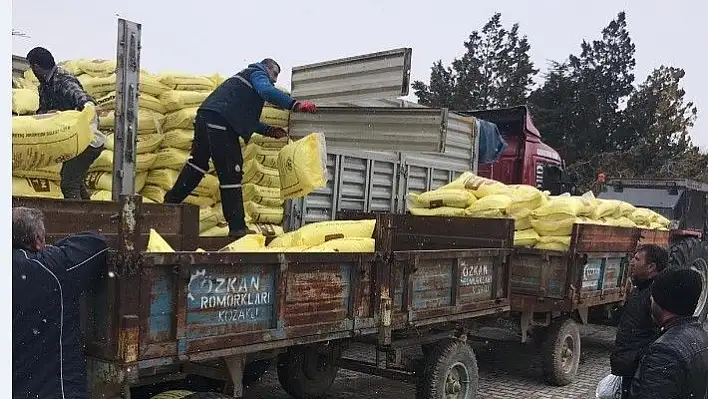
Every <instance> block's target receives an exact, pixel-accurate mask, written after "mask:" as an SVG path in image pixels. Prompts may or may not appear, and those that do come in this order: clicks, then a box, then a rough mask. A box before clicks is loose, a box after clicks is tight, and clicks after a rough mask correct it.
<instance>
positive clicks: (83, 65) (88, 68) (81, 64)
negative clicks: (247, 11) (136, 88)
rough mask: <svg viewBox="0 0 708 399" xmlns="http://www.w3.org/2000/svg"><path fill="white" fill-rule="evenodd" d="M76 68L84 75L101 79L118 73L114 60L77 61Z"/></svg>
mask: <svg viewBox="0 0 708 399" xmlns="http://www.w3.org/2000/svg"><path fill="white" fill-rule="evenodd" d="M76 68H78V69H79V70H80V71H82V72H83V73H87V74H89V75H91V76H94V77H97V78H100V77H106V76H110V75H113V74H115V72H116V62H115V61H112V60H100V59H93V60H84V59H81V60H77V61H76Z"/></svg>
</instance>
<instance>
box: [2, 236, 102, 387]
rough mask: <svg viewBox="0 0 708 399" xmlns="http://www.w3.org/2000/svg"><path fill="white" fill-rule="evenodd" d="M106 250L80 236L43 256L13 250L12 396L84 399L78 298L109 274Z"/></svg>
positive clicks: (99, 240) (99, 238) (98, 242)
mask: <svg viewBox="0 0 708 399" xmlns="http://www.w3.org/2000/svg"><path fill="white" fill-rule="evenodd" d="M106 254H107V246H106V241H105V239H104V238H103V237H102V236H100V235H98V234H95V233H90V232H86V233H79V234H75V235H72V236H69V237H67V238H65V239H63V240H60V241H58V242H57V243H56V244H55V245H47V246H46V247H45V249H44V250H42V251H40V252H31V251H28V250H26V249H22V248H13V250H12V397H13V399H29V398H31V399H37V398H41V399H85V398H87V397H88V395H87V392H86V391H87V388H86V387H87V381H86V359H85V356H84V354H83V345H82V343H81V331H80V315H79V298H80V296H81V294H82V293H83V292H85V291H86V290H87V289H88V288H89V287H91V286H92V285H93V284H94V282H95V280H96V279H98V278H100V277H101V276H103V275H105V271H106Z"/></svg>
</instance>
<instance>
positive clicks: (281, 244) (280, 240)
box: [268, 230, 301, 248]
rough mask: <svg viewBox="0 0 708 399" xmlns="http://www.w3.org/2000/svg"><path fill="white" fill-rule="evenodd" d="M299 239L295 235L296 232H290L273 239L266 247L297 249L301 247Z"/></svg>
mask: <svg viewBox="0 0 708 399" xmlns="http://www.w3.org/2000/svg"><path fill="white" fill-rule="evenodd" d="M298 240H299V237H298V235H297V230H295V231H290V232H288V233H283V234H281V235H279V236H278V237H275V238H274V239H273V241H271V242H270V244H268V247H272V248H287V247H297V246H301V245H300V244H299V243H298Z"/></svg>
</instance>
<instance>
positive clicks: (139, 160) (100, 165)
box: [89, 150, 156, 173]
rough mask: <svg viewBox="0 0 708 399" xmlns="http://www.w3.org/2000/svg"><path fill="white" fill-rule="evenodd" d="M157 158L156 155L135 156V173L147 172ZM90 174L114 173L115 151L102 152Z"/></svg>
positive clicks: (90, 168)
mask: <svg viewBox="0 0 708 399" xmlns="http://www.w3.org/2000/svg"><path fill="white" fill-rule="evenodd" d="M155 158H156V155H155V154H150V153H147V154H137V155H136V156H135V172H136V173H140V172H147V171H148V169H150V168H151V167H152V164H153V163H154V162H155ZM89 172H113V151H110V150H103V151H101V154H100V155H99V156H98V158H96V160H95V161H93V164H91V167H89Z"/></svg>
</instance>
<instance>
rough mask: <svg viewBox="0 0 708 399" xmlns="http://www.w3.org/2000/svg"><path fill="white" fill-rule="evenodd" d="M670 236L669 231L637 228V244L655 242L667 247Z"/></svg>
mask: <svg viewBox="0 0 708 399" xmlns="http://www.w3.org/2000/svg"><path fill="white" fill-rule="evenodd" d="M670 237H671V233H670V232H669V231H662V230H648V229H639V243H638V245H643V244H656V245H658V246H660V247H662V248H668V246H669V240H670Z"/></svg>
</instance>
